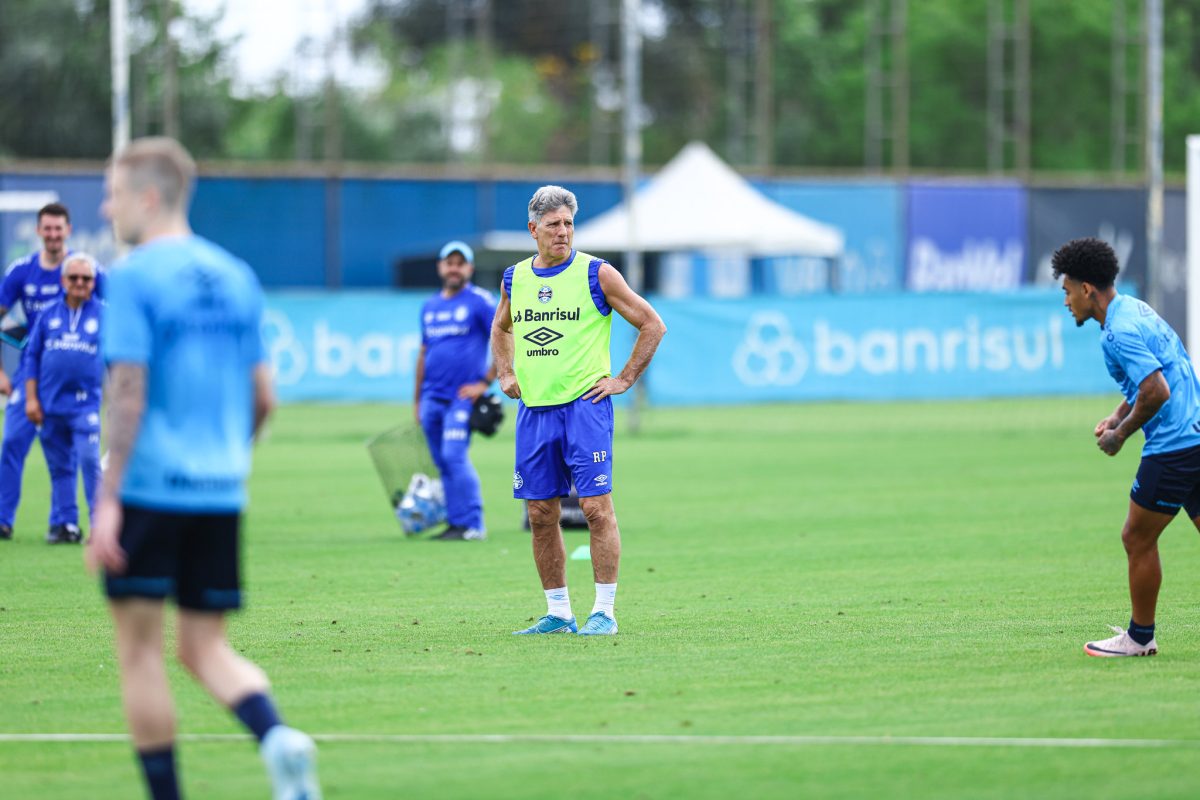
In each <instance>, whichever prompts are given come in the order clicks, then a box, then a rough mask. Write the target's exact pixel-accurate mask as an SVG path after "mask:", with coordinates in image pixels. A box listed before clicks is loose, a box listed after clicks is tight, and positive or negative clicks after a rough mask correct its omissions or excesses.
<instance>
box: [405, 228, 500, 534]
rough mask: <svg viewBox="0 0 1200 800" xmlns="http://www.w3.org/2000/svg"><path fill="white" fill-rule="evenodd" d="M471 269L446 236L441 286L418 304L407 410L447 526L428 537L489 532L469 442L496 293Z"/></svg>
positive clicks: (484, 380) (490, 370)
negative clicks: (417, 342) (436, 483)
mask: <svg viewBox="0 0 1200 800" xmlns="http://www.w3.org/2000/svg"><path fill="white" fill-rule="evenodd" d="M474 272H475V253H474V251H472V250H471V247H470V245H468V244H466V243H465V242H459V241H454V242H449V243H448V244H446V246H445V247H443V248H442V250H441V252H440V253H439V254H438V277H439V278H441V280H442V290H441V291H440V292H438V293H437V294H435V295H434V296H433V297H431V298H429V299H428V300H426V301H425V304H424V305H423V306H422V307H421V350H420V352H419V353H418V355H417V366H416V391H415V393H414V397H413V406H414V411H413V413H414V415H415V417H416V420H417V424H419V425H420V426H421V428H422V429H423V430H424V431H425V439H426V441H427V442H428V443H429V452H430V454H431V455H432V456H433V463H434V464H436V465H437V468H438V472H440V473H441V476H442V488H443V489H444V490H445V493H446V521H447V522H448V523H449V525H448V527H447V528H446V530H444V531H442V532H441V533H439V534H438V535H437V536H435V537H433V538H435V539H440V540H442V541H448V540H456V539H457V540H473V539H474V540H481V539H486V538H487V531H486V529H485V528H484V524H483V497H482V495H481V494H480V487H479V474H478V473H477V472H476V471H475V467H474V465H472V464H471V459H470V456H469V454H468V452H467V449H468V447H469V446H470V444H471V427H470V418H471V407H472V406H473V405H474V404H475V401H476V400H478V399H479V397H480V396H481V395H483V393H484V392H486V391H487V388H488V386H489V385H490V384H491V382H492V381H493V380H494V379H495V377H496V373H495V368H494V367H489V366H488V337H489V336H490V335H491V330H492V318H493V317H494V316H495V314H496V299H495V298H494V297H493V296H492V295H491V293H489V292H487V291H485V290H483V289H480V288H479V287H478V286H476V285H474V284H473V283H471V276H472V274H473V273H474Z"/></svg>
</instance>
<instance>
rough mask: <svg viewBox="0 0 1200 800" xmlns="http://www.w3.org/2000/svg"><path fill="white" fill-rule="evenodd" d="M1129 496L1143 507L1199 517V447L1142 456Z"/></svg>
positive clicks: (1172, 514)
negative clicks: (1183, 511) (1181, 511)
mask: <svg viewBox="0 0 1200 800" xmlns="http://www.w3.org/2000/svg"><path fill="white" fill-rule="evenodd" d="M1129 499H1130V500H1132V501H1133V502H1135V503H1137V504H1138V505H1139V506H1141V507H1142V508H1145V509H1148V510H1150V511H1157V512H1159V513H1160V514H1170V515H1171V516H1175V514H1177V513H1178V512H1179V509H1181V508H1182V509H1184V510H1185V511H1186V512H1187V515H1188V517H1189V518H1191V519H1195V518H1196V517H1197V516H1200V446H1197V447H1189V448H1188V449H1186V450H1175V451H1173V452H1170V453H1155V454H1154V455H1149V456H1142V463H1141V465H1140V466H1139V467H1138V471H1137V477H1135V478H1134V479H1133V490H1132V491H1130V493H1129Z"/></svg>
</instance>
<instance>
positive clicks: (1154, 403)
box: [1096, 370, 1171, 456]
mask: <svg viewBox="0 0 1200 800" xmlns="http://www.w3.org/2000/svg"><path fill="white" fill-rule="evenodd" d="M1170 397H1171V387H1170V386H1169V385H1167V379H1166V378H1164V377H1163V374H1162V370H1155V371H1154V372H1152V373H1151V374H1150V375H1148V376H1147V377H1146V378H1145V379H1144V380H1143V381H1142V382H1141V383H1140V384H1139V385H1138V396H1137V401H1136V402H1135V403H1134V404H1133V408H1131V409H1129V413H1128V414H1126V415H1125V419H1123V420H1121V424H1120V425H1117V426H1116V427H1115V428H1113V429H1112V430H1109V431H1105V432H1104V433H1103V434H1101V436H1100V438H1099V439H1098V440H1097V442H1096V445H1097V446H1098V447H1099V448H1100V449H1101V450H1103V451H1104V452H1105V453H1107V454H1108V455H1110V456H1115V455H1116V454H1117V453H1118V452H1120V450H1121V445H1123V444H1125V440H1126V439H1128V438H1129V437H1130V436H1132V435H1133V434H1134V433H1136V432H1137V431H1138V430H1139V429H1140V428H1141V427H1142V426H1143V425H1145V424H1146V423H1147V422H1149V421H1150V420H1151V418H1153V417H1154V415H1155V414H1157V413H1158V411H1159V409H1161V408H1162V407H1163V404H1165V403H1166V402H1167V400H1169V399H1170Z"/></svg>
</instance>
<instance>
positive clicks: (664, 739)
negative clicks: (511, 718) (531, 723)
mask: <svg viewBox="0 0 1200 800" xmlns="http://www.w3.org/2000/svg"><path fill="white" fill-rule="evenodd" d="M311 735H312V738H313V739H315V740H317V741H318V742H331V743H333V742H346V743H351V744H672V745H679V744H685V745H720V746H752V747H763V746H766V747H828V746H852V747H864V746H865V747H874V746H887V745H891V746H897V745H898V746H901V747H1034V748H1117V749H1154V748H1175V747H1184V748H1200V739H1071V738H1051V737H1041V738H1026V737H1001V736H687V735H665V734H664V735H657V734H626V735H622V734H565V735H561V736H555V735H553V734H523V733H513V734H509V733H462V734H456V733H451V734H431V735H422V734H390V733H315V734H311ZM175 738H176V740H178V741H182V742H245V741H248V740H250V739H251V738H252V737H251V736H250V735H249V734H242V733H181V734H179V735H177V736H176V737H175ZM128 741H129V737H128V736H127V735H126V734H123V733H0V743H3V742H61V743H66V744H75V743H83V742H128Z"/></svg>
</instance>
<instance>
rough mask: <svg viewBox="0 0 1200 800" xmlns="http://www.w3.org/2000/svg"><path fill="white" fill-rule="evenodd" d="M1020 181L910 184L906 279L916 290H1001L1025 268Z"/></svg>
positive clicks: (1024, 219)
mask: <svg viewBox="0 0 1200 800" xmlns="http://www.w3.org/2000/svg"><path fill="white" fill-rule="evenodd" d="M1026 222H1027V215H1026V194H1025V189H1024V188H1022V187H1020V186H1015V185H1012V186H1009V185H1002V186H988V185H954V184H941V183H936V184H935V183H928V184H921V183H915V184H911V185H910V186H909V188H908V271H907V275H908V280H907V283H906V286H907V288H909V289H914V290H916V291H1003V290H1008V289H1015V288H1017V287H1018V286H1020V285H1021V278H1022V276H1023V275H1024V272H1025V246H1026V235H1025V231H1026Z"/></svg>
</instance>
